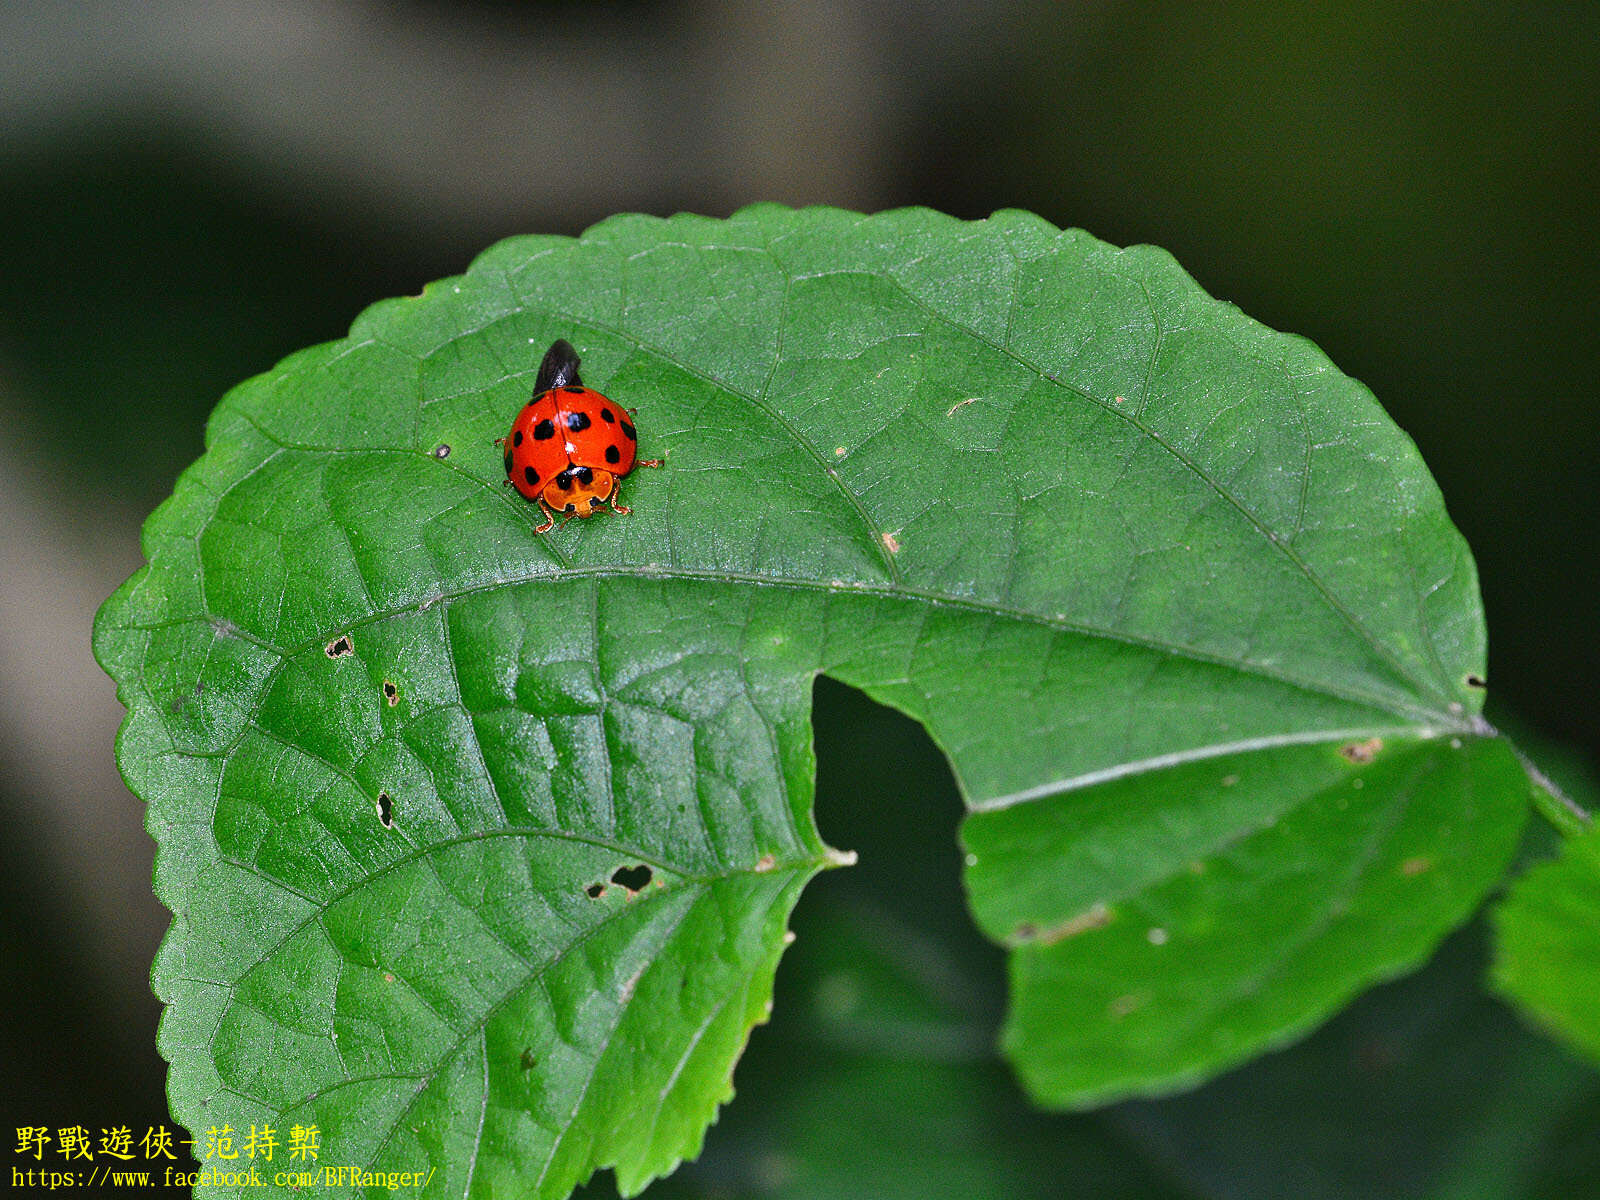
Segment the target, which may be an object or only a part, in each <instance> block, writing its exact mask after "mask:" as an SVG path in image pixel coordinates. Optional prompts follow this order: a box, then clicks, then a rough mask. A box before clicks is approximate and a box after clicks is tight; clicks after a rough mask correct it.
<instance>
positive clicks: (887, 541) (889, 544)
mask: <svg viewBox="0 0 1600 1200" xmlns="http://www.w3.org/2000/svg"><path fill="white" fill-rule="evenodd" d="M881 536H882V538H883V548H884V549H885V550H887V551H888V552H889V553H890V554H899V553H900V539H899V538H897V537H895V535H894V534H892V533H885V534H882V535H881Z"/></svg>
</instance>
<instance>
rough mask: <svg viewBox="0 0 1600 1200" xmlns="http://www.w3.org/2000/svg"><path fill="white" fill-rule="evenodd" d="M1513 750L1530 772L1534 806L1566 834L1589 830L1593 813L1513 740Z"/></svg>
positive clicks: (1575, 835) (1574, 835)
mask: <svg viewBox="0 0 1600 1200" xmlns="http://www.w3.org/2000/svg"><path fill="white" fill-rule="evenodd" d="M1508 740H1509V739H1508ZM1511 750H1512V753H1514V754H1515V755H1516V756H1517V760H1518V761H1519V762H1521V763H1522V769H1523V770H1524V771H1526V772H1527V773H1528V778H1529V779H1530V780H1532V781H1533V806H1534V807H1535V808H1536V809H1538V810H1539V812H1540V814H1541V815H1542V816H1543V817H1544V819H1545V820H1547V821H1549V822H1550V824H1552V825H1554V826H1555V827H1556V828H1557V829H1558V830H1559V831H1560V832H1561V833H1562V834H1563V835H1564V836H1566V837H1577V836H1578V835H1579V834H1581V833H1585V832H1587V831H1588V829H1589V827H1590V826H1591V825H1593V824H1594V815H1593V814H1592V813H1590V812H1589V811H1588V810H1587V809H1586V808H1584V807H1583V805H1581V804H1579V803H1578V802H1577V801H1576V800H1574V799H1573V798H1572V797H1571V796H1569V795H1567V793H1566V792H1564V791H1563V790H1562V789H1561V786H1560V785H1559V784H1557V783H1556V781H1555V780H1553V779H1551V778H1550V776H1548V775H1546V774H1545V773H1544V772H1543V771H1541V770H1540V769H1539V768H1538V767H1537V766H1535V765H1534V762H1533V760H1532V759H1531V758H1529V757H1528V756H1527V755H1526V754H1524V753H1523V752H1522V751H1521V749H1519V748H1518V747H1517V746H1516V745H1515V744H1514V743H1512V744H1511Z"/></svg>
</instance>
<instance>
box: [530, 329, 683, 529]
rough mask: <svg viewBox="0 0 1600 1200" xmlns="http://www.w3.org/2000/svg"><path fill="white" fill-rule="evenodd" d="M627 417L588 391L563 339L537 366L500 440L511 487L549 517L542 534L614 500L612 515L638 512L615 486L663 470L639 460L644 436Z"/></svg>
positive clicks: (574, 353)
mask: <svg viewBox="0 0 1600 1200" xmlns="http://www.w3.org/2000/svg"><path fill="white" fill-rule="evenodd" d="M628 416H629V413H628V410H627V409H624V408H620V407H618V406H617V404H616V403H614V402H613V401H611V400H609V399H607V398H606V397H605V396H602V395H601V394H600V393H599V392H597V391H594V390H593V389H592V388H587V387H584V386H583V381H582V380H581V379H579V378H578V354H577V351H575V350H574V349H573V348H572V345H571V343H569V342H568V341H566V339H565V338H558V339H557V340H556V342H555V344H554V345H552V346H551V347H550V349H549V351H548V352H547V353H546V354H545V356H544V361H543V362H541V363H540V364H539V376H538V379H537V381H536V382H535V383H534V389H533V398H532V399H531V400H529V401H528V402H527V404H525V405H523V407H522V411H521V412H519V413H517V419H516V420H515V421H513V422H512V423H511V432H510V433H509V434H508V435H507V436H506V437H504V438H502V439H501V440H500V444H501V445H503V446H504V447H505V463H506V480H507V481H508V482H509V483H510V484H511V486H512V487H514V488H516V489H517V491H519V492H521V493H522V495H523V496H524V497H526V498H527V499H529V500H532V501H534V502H535V503H536V504H538V505H539V508H540V509H541V511H543V512H544V513H545V516H546V519H545V522H544V524H543V525H540V526H539V528H538V531H537V532H539V533H544V532H545V531H546V530H548V529H549V528H550V527H551V526H552V525H554V524H555V514H556V513H570V514H572V515H573V516H577V517H587V516H591V515H592V514H593V513H594V512H595V511H597V510H598V509H599V508H600V506H601V505H602V504H604V503H606V502H607V501H608V500H609V501H610V502H611V508H612V510H613V511H614V512H619V513H627V512H631V511H632V510H631V509H628V508H625V507H623V506H622V505H621V504H618V503H617V499H616V496H617V481H618V480H619V479H621V478H622V477H623V476H624V475H626V474H627V473H628V472H629V471H631V470H633V468H634V467H659V466H660V465H661V464H660V462H658V461H656V460H654V459H640V458H638V457H637V454H638V440H639V435H638V433H637V431H636V430H635V429H634V427H633V422H632V421H630V420H629V419H628Z"/></svg>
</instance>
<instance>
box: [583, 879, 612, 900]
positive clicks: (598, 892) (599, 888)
mask: <svg viewBox="0 0 1600 1200" xmlns="http://www.w3.org/2000/svg"><path fill="white" fill-rule="evenodd" d="M583 890H584V894H585V895H587V896H588V897H589V899H591V900H598V899H600V897H601V896H604V895H605V894H606V885H605V884H603V883H591V884H590V885H589V886H588V887H586V888H584V889H583Z"/></svg>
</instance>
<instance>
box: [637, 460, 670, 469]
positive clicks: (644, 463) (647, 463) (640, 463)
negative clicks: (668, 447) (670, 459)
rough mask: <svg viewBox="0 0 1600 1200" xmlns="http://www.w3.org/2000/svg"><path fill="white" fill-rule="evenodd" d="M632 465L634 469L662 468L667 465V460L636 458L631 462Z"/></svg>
mask: <svg viewBox="0 0 1600 1200" xmlns="http://www.w3.org/2000/svg"><path fill="white" fill-rule="evenodd" d="M633 465H634V466H636V467H664V466H666V465H667V460H666V459H664V458H636V459H634V460H633Z"/></svg>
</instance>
